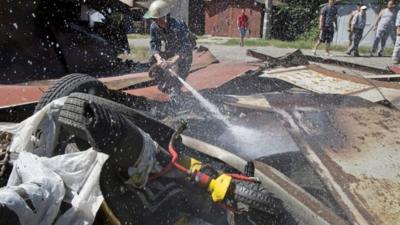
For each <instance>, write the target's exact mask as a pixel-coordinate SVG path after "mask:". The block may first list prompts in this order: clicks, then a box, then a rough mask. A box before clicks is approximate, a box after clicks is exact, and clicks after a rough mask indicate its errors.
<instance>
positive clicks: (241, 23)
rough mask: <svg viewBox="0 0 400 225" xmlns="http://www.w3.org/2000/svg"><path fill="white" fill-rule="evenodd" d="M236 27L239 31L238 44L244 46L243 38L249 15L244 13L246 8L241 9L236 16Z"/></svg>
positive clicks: (247, 26)
mask: <svg viewBox="0 0 400 225" xmlns="http://www.w3.org/2000/svg"><path fill="white" fill-rule="evenodd" d="M236 22H237V27H238V30H239V33H240V46H241V47H243V46H244V38H245V36H246V33H247V30H248V28H249V17H248V16H247V15H246V10H245V9H242V13H241V14H240V15H239V16H238V18H237V21H236Z"/></svg>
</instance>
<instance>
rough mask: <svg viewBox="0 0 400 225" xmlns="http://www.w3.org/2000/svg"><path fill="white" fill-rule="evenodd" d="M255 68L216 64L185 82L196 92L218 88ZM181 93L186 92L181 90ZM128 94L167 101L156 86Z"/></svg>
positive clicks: (241, 64) (131, 91)
mask: <svg viewBox="0 0 400 225" xmlns="http://www.w3.org/2000/svg"><path fill="white" fill-rule="evenodd" d="M256 68H257V66H254V65H250V64H247V63H235V64H233V63H218V64H212V65H209V66H208V67H207V68H205V69H201V70H198V71H196V72H193V73H191V74H190V75H189V76H188V77H187V79H186V81H187V82H188V83H189V84H190V85H191V86H192V87H193V88H195V89H196V90H203V89H213V88H218V87H220V86H221V85H223V84H225V83H227V82H229V81H231V80H232V79H234V78H236V77H238V76H240V75H242V74H244V73H245V72H246V71H249V70H252V69H256ZM183 91H184V92H186V91H187V90H186V89H185V88H183ZM125 92H126V93H128V94H132V95H136V96H144V97H147V98H149V99H151V100H158V101H168V99H169V98H168V95H166V94H164V93H162V92H161V91H160V90H158V89H157V87H156V86H152V87H147V88H139V89H132V90H128V91H125Z"/></svg>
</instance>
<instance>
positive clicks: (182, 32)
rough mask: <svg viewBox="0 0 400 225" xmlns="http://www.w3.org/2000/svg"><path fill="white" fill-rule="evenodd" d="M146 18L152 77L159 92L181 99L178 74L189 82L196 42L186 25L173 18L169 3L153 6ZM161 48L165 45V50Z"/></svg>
mask: <svg viewBox="0 0 400 225" xmlns="http://www.w3.org/2000/svg"><path fill="white" fill-rule="evenodd" d="M144 18H145V19H151V20H152V23H151V25H150V52H151V54H152V57H151V60H150V63H152V64H153V66H152V67H151V68H150V70H149V75H150V77H152V78H154V79H155V81H156V82H157V83H158V89H159V90H161V91H162V92H164V93H167V94H169V95H170V97H171V99H172V100H174V97H176V96H179V94H180V90H181V87H182V84H181V82H180V81H179V80H178V78H177V77H176V75H178V76H179V77H181V78H182V79H186V77H187V76H188V75H189V70H190V67H191V65H192V49H193V47H194V46H193V42H192V40H191V33H190V31H189V29H188V27H187V26H186V24H185V23H184V22H182V21H180V20H177V19H175V18H172V17H171V16H170V8H169V5H168V3H167V2H166V1H163V0H156V1H154V2H153V3H151V5H150V7H149V10H148V12H147V13H146V14H145V15H144ZM162 45H163V46H164V48H163V49H165V50H164V51H162V50H161V49H162Z"/></svg>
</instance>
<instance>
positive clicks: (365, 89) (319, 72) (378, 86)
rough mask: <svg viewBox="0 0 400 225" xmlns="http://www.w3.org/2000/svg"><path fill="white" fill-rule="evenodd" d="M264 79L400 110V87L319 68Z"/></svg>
mask: <svg viewBox="0 0 400 225" xmlns="http://www.w3.org/2000/svg"><path fill="white" fill-rule="evenodd" d="M261 77H267V78H275V79H280V80H284V81H286V82H288V83H291V84H293V85H295V86H297V87H301V88H304V89H306V90H309V91H312V92H315V93H320V94H341V95H352V96H358V97H361V98H364V99H366V100H369V101H371V102H379V101H382V100H388V101H389V102H392V104H393V105H394V106H396V107H400V85H398V84H396V83H391V82H382V81H374V80H369V79H367V78H363V77H360V76H352V75H347V74H341V73H337V72H333V71H329V70H326V69H323V68H321V67H319V66H316V65H308V66H299V67H291V68H283V69H276V70H271V71H266V72H265V73H264V75H261Z"/></svg>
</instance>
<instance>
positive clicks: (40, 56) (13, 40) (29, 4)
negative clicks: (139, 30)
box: [0, 0, 141, 83]
mask: <svg viewBox="0 0 400 225" xmlns="http://www.w3.org/2000/svg"><path fill="white" fill-rule="evenodd" d="M0 4H1V9H0V52H1V56H0V76H1V79H0V82H1V83H18V82H24V81H29V80H38V79H50V78H59V77H61V76H63V75H66V74H69V73H74V72H85V73H90V74H92V75H104V74H110V73H114V74H115V73H120V72H121V71H127V70H128V68H129V66H132V65H129V64H127V63H122V62H121V60H120V59H118V58H117V56H118V55H119V54H122V53H126V52H129V51H130V49H129V44H128V39H127V36H126V34H127V33H128V31H130V30H132V27H133V21H135V20H140V19H141V15H139V14H138V13H135V12H134V11H131V10H130V9H129V7H128V6H127V5H125V4H124V3H122V2H120V1H118V0H114V1H91V0H89V1H78V0H76V1H75V0H72V1H70V0H65V1H64V0H52V1H45V0H38V1H10V0H1V1H0Z"/></svg>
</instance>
